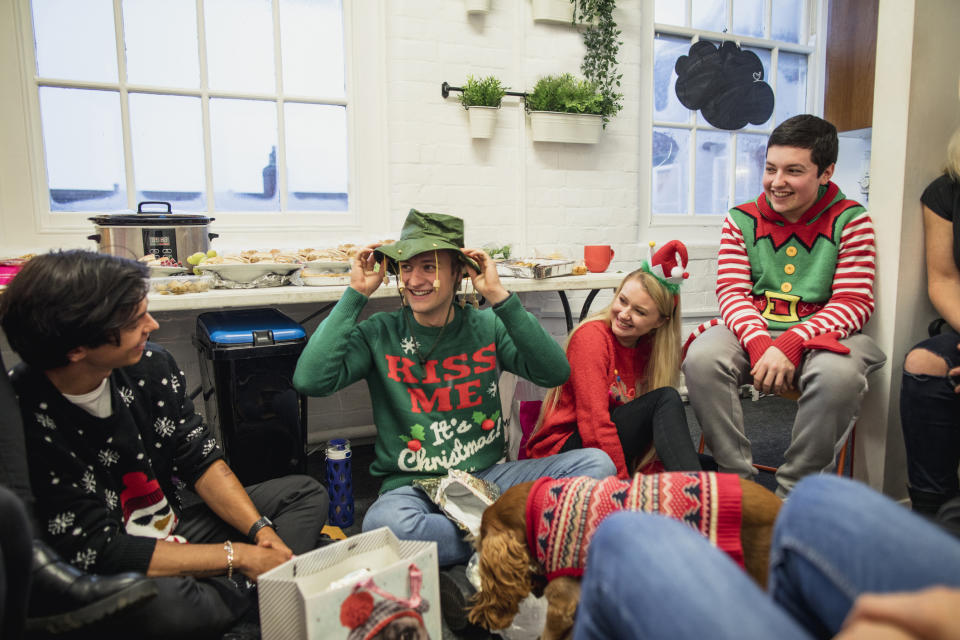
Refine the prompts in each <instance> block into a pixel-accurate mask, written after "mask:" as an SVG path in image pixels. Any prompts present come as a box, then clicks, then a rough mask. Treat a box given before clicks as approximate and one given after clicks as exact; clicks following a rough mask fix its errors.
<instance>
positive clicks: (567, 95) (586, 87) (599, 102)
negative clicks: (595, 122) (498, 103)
mask: <svg viewBox="0 0 960 640" xmlns="http://www.w3.org/2000/svg"><path fill="white" fill-rule="evenodd" d="M524 102H525V103H526V107H527V109H529V110H530V111H559V112H560V113H590V114H594V115H600V116H602V115H604V113H603V109H604V102H603V95H601V94H600V92H599V91H598V90H597V85H596V84H594V83H593V82H590V81H589V80H579V79H577V78H575V77H573V76H572V75H570V74H569V73H564V74H561V75H556V76H546V77H543V78H540V79H539V80H537V84H536V85H534V87H533V91H532V92H531V93H529V94H527V96H526V98H524Z"/></svg>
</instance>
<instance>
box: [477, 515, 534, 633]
mask: <svg viewBox="0 0 960 640" xmlns="http://www.w3.org/2000/svg"><path fill="white" fill-rule="evenodd" d="M480 547H481V548H480V567H479V570H480V585H481V589H480V591H479V592H477V594H476V595H475V596H474V597H473V601H474V605H473V607H472V608H471V609H470V616H469V618H470V622H472V623H474V624H479V625H480V626H482V627H484V628H486V629H490V630H493V629H505V628H506V627H508V626H510V623H511V622H512V621H513V618H514V616H516V615H517V610H518V608H519V606H520V602H521V601H522V600H523V599H524V598H526V597H527V595H528V594H529V593H530V588H531V582H530V555H529V554H528V553H527V544H526V541H525V540H524V538H523V535H522V534H518V533H517V532H515V531H509V530H506V529H504V528H502V527H497V526H488V527H487V528H486V530H485V531H484V533H483V540H482V542H481V545H480Z"/></svg>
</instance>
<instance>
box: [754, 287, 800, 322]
mask: <svg viewBox="0 0 960 640" xmlns="http://www.w3.org/2000/svg"><path fill="white" fill-rule="evenodd" d="M763 295H764V296H765V297H766V298H767V306H766V308H764V310H763V313H761V314H760V315H762V316H763V317H764V318H766V319H767V320H774V321H776V322H799V321H800V316H799V315H797V305H798V304H799V303H800V296H795V295H791V294H788V293H779V292H777V291H769V290H767V291H764V292H763ZM784 304H786V305H787V309H784V308H783V307H784ZM778 311H779V312H780V313H778ZM783 311H786V313H783Z"/></svg>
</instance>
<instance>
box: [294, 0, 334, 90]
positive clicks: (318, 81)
mask: <svg viewBox="0 0 960 640" xmlns="http://www.w3.org/2000/svg"><path fill="white" fill-rule="evenodd" d="M280 45H281V48H282V51H283V90H284V93H286V94H288V95H311V96H324V97H334V98H339V97H342V96H343V95H344V94H345V87H344V79H343V74H344V64H343V11H342V7H341V2H340V0H281V2H280Z"/></svg>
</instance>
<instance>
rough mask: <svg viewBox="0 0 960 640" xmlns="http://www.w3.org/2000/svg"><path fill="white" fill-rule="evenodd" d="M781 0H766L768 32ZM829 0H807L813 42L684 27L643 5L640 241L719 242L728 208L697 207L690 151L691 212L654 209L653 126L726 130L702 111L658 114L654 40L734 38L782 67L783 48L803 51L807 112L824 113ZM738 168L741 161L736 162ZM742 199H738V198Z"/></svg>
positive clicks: (749, 130) (732, 178) (650, 2)
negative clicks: (683, 117)
mask: <svg viewBox="0 0 960 640" xmlns="http://www.w3.org/2000/svg"><path fill="white" fill-rule="evenodd" d="M775 1H776V0H766V1H765V3H764V21H765V24H766V29H767V33H769V32H770V20H771V12H770V7H771V6H772V3H773V2H775ZM828 1H829V0H806V9H805V11H806V12H805V21H804V22H805V25H806V26H805V29H804V33H803V35H802V36H801V38H800V39H801V40H805V41H807V42H809V41H810V39H811V38H815V43H814V45H805V44H799V43H791V42H783V41H780V40H773V39H766V38H757V37H750V36H740V35H735V34H727V33H721V32H716V31H706V30H702V29H695V28H693V27H686V26H684V27H680V26H675V25H670V24H663V23H658V22H654V12H655V6H654V3H655V0H646V1H645V2H644V6H643V9H644V10H643V16H644V18H643V20H642V26H641V42H642V45H641V59H644V60H649V61H650V64H645V65H641V73H640V86H641V87H642V88H643V89H642V94H643V96H644V98H643V99H642V100H641V106H640V122H641V126H640V146H639V148H640V149H641V153H645V155H644V156H643V161H642V163H641V166H645V167H646V170H644V171H641V172H640V175H639V180H638V182H639V186H638V189H639V193H640V194H641V195H640V197H639V198H638V201H639V208H640V211H639V220H640V224H639V225H638V228H639V238H638V241H640V242H646V241H647V240H649V239H651V237H652V238H653V239H658V240H668V239H671V238H674V237H678V236H680V237H683V238H684V241H685V242H688V243H694V244H698V243H699V244H706V243H716V241H717V234H718V232H719V230H720V226H721V225H722V223H723V220H724V218H725V217H726V214H727V212H726V211H722V212H718V213H716V214H704V213H699V214H698V213H695V189H694V185H695V180H696V161H697V155H696V154H695V153H693V152H688V154H687V156H688V157H687V171H688V176H689V180H688V181H687V182H688V184H687V193H686V200H687V205H688V213H676V214H670V213H654V212H653V192H652V189H653V166H652V162H651V157H652V156H651V155H650V154H651V150H652V148H653V132H654V129H655V128H657V127H667V128H673V129H679V130H683V131H694V130H697V131H720V132H723V130H722V129H716V128H715V127H712V126H710V125H708V124H707V125H704V124H700V123H698V122H697V115H696V113H693V115H692V117H691V118H690V119H688V121H687V122H686V123H683V124H679V123H676V122H663V121H656V120H654V108H653V99H654V98H653V82H654V65H653V60H654V43H655V38H656V36H657V35H658V34H664V35H667V36H677V37H683V38H690V39H691V44H692V43H693V42H697V41H698V40H702V39H703V40H711V41H714V42H721V41H724V40H732V41H733V42H735V43H737V44H738V45H740V46H744V47H754V48H763V49H770V51H771V68H772V69H774V70H775V69H776V68H777V67H776V63H777V58H778V55H779V53H780V52H781V51H783V52H785V53H799V54H805V55H807V56H808V57H807V95H806V112H807V113H813V114H820V115H822V113H823V76H824V68H825V64H826V61H825V55H824V51H825V43H824V40H825V36H826V13H827V12H826V8H827V2H828ZM691 2H692V0H686V3H687V15H688V16H689V15H690V14H691ZM732 12H733V5H732V3H728V6H727V22H728V24H732ZM770 75H772V76H773V77H772V78H770V77H768V78H765V80H767V82H770V83H771V86H772V87H773V88H774V90H776V85H775V83H776V72H775V71H774V72H773V73H771V74H770ZM777 124H778V123H777V122H771V123H770V125H769V126H770V129H763V128H758V127H754V126H750V127H745V128H743V129H738V130H736V131H730V132H728V133H731V134H734V135H736V134H739V133H743V134H754V135H767V136H769V134H770V133H771V131H772V129H773V127H774V126H776V125H777ZM729 153H730V154H732V155H731V156H728V157H730V158H732V159H733V160H734V161H735V159H736V145H734V146H733V148H732V149H731V150H730V152H729ZM734 168H735V165H734ZM727 179H728V185H727V188H728V193H731V194H732V193H735V185H736V174H735V171H728V176H727ZM760 190H761V185H759V184H758V185H757V193H759V192H760ZM735 204H736V203H735Z"/></svg>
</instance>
